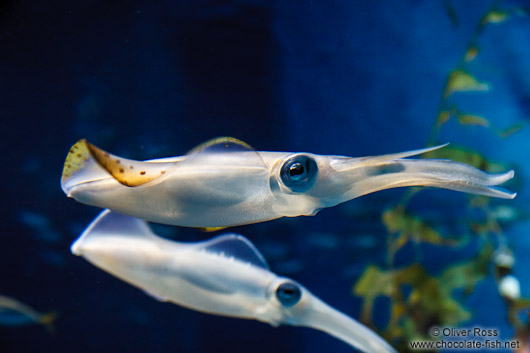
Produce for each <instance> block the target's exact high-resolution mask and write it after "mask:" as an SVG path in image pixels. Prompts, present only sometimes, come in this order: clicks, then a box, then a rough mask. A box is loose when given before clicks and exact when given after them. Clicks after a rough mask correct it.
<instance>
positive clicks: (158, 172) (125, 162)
mask: <svg viewBox="0 0 530 353" xmlns="http://www.w3.org/2000/svg"><path fill="white" fill-rule="evenodd" d="M86 145H87V146H88V149H89V150H90V153H91V154H92V157H94V159H95V160H96V161H97V162H98V164H99V165H100V166H101V167H103V168H104V169H105V170H106V171H107V172H108V173H109V174H110V175H112V176H113V177H114V179H116V180H117V181H119V182H120V183H121V184H123V185H125V186H138V185H142V184H145V183H148V182H150V181H153V180H155V179H157V178H159V177H160V176H162V175H164V174H165V173H166V171H167V169H168V163H149V162H140V161H135V160H132V159H125V158H121V157H118V156H115V155H112V154H110V153H108V152H105V151H103V150H102V149H100V148H98V147H96V146H94V145H92V144H90V143H88V142H86ZM169 165H170V166H172V165H173V164H172V163H169Z"/></svg>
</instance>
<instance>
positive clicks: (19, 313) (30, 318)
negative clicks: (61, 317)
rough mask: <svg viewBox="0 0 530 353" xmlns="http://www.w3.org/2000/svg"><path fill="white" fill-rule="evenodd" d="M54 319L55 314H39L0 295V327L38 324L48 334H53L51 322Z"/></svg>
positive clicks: (18, 302)
mask: <svg viewBox="0 0 530 353" xmlns="http://www.w3.org/2000/svg"><path fill="white" fill-rule="evenodd" d="M56 318H57V313H55V312H50V313H45V314H41V313H39V312H38V311H37V310H35V309H33V308H31V307H30V306H28V305H26V304H24V303H21V302H20V301H18V300H16V299H14V298H11V297H7V296H5V295H0V325H3V326H12V327H14V326H25V325H33V324H40V325H43V326H44V327H45V328H46V329H47V330H48V332H54V327H53V322H54V321H55V319H56Z"/></svg>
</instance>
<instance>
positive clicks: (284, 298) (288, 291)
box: [276, 282, 302, 306]
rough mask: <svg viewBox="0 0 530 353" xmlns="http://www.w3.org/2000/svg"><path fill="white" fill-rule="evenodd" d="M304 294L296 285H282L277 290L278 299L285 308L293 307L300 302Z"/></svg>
mask: <svg viewBox="0 0 530 353" xmlns="http://www.w3.org/2000/svg"><path fill="white" fill-rule="evenodd" d="M301 296H302V292H301V291H300V288H299V287H298V286H297V285H296V284H294V283H288V282H287V283H282V284H281V285H280V286H279V287H278V289H277V290H276V297H277V298H278V300H279V301H280V303H282V305H283V306H293V305H295V304H296V303H298V301H299V300H300V297H301Z"/></svg>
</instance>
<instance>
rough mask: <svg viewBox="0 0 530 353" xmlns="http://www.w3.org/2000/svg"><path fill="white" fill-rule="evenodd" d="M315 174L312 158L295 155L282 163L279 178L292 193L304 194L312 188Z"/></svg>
mask: <svg viewBox="0 0 530 353" xmlns="http://www.w3.org/2000/svg"><path fill="white" fill-rule="evenodd" d="M317 173H318V167H317V163H316V162H315V160H314V159H313V158H311V157H308V156H304V155H297V156H294V157H291V158H289V159H288V160H286V161H285V162H284V163H283V165H282V168H281V170H280V177H281V179H282V182H283V183H284V185H285V186H287V187H288V188H290V189H291V190H292V191H294V192H304V191H307V190H309V189H310V188H311V187H312V186H313V184H314V183H315V180H316V176H317Z"/></svg>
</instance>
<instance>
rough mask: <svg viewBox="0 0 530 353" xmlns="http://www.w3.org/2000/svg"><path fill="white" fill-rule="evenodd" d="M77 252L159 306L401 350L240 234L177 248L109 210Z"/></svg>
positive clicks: (76, 244) (369, 349)
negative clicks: (282, 270) (282, 273)
mask: <svg viewBox="0 0 530 353" xmlns="http://www.w3.org/2000/svg"><path fill="white" fill-rule="evenodd" d="M71 250H72V253H74V254H75V255H79V256H82V257H84V258H85V259H86V260H88V261H89V262H90V263H92V264H93V265H95V266H97V267H99V268H100V269H102V270H104V271H107V272H108V273H110V274H112V275H114V276H116V277H118V278H119V279H121V280H123V281H125V282H128V283H129V284H132V285H133V286H136V287H138V288H140V289H143V290H144V291H145V292H147V293H148V294H150V295H151V296H152V297H154V298H156V299H158V300H160V301H167V302H172V303H175V304H178V305H181V306H184V307H186V308H189V309H193V310H197V311H201V312H204V313H209V314H214V315H222V316H230V317H235V318H242V319H255V320H259V321H262V322H266V323H269V324H271V325H273V326H278V325H280V324H287V325H294V326H305V327H311V328H314V329H317V330H320V331H323V332H326V333H328V334H330V335H331V336H334V337H336V338H338V339H339V340H342V341H344V342H345V343H347V344H349V345H351V346H352V347H355V348H357V349H359V350H361V351H363V352H369V353H371V352H374V353H376V352H377V353H383V352H395V350H394V349H393V348H392V347H391V346H390V345H389V344H388V343H387V342H386V341H384V340H383V339H382V338H381V337H380V336H378V335H377V334H376V333H374V332H373V331H371V330H370V329H368V328H367V327H365V326H364V325H362V324H360V323H359V322H357V321H355V320H354V319H352V318H350V317H348V316H346V315H345V314H343V313H341V312H339V311H337V310H335V309H333V308H332V307H330V306H329V305H327V304H326V303H324V302H323V301H321V300H320V299H318V298H317V297H316V296H314V295H313V294H312V293H311V292H310V291H308V290H307V289H306V288H304V287H303V286H302V285H300V284H299V283H297V282H295V281H293V280H291V279H288V278H285V277H279V276H277V275H275V274H274V273H272V272H271V271H270V270H269V267H268V265H267V263H266V262H265V260H264V258H263V256H262V255H261V253H259V251H258V250H257V249H256V248H255V247H254V245H253V244H252V243H251V242H250V241H248V240H247V239H246V238H244V237H243V236H240V235H235V234H229V235H222V236H219V237H216V238H213V239H211V240H209V241H205V242H199V243H179V242H175V241H170V240H168V239H164V238H160V237H158V236H156V235H155V234H154V233H152V231H151V230H150V229H149V227H148V226H147V224H146V222H145V221H143V220H140V219H137V218H133V217H129V216H125V215H121V214H118V213H115V212H112V211H109V210H105V211H103V212H102V213H101V214H100V215H99V216H98V217H97V218H96V219H95V220H94V221H93V222H92V223H91V224H90V225H89V226H88V228H87V229H86V230H85V231H84V232H83V234H82V235H81V236H80V237H79V238H78V239H77V240H76V241H75V242H74V243H73V244H72V247H71Z"/></svg>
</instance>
